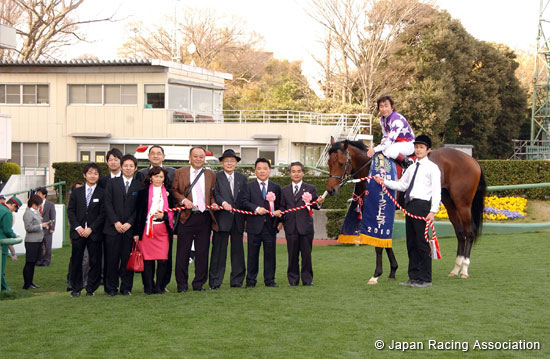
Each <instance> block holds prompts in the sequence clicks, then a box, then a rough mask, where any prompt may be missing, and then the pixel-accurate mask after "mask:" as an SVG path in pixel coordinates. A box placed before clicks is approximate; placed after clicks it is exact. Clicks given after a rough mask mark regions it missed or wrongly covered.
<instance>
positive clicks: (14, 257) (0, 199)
mask: <svg viewBox="0 0 550 359" xmlns="http://www.w3.org/2000/svg"><path fill="white" fill-rule="evenodd" d="M4 203H6V197H4V196H2V195H0V205H1V204H4ZM8 250H9V252H10V257H11V260H12V261H16V260H17V254H16V253H15V247H14V246H13V245H9V246H8Z"/></svg>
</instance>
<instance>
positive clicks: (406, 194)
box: [405, 162, 420, 204]
mask: <svg viewBox="0 0 550 359" xmlns="http://www.w3.org/2000/svg"><path fill="white" fill-rule="evenodd" d="M418 167H420V162H416V168H415V169H414V173H413V178H412V180H411V183H410V184H409V187H408V188H407V190H406V191H405V204H408V203H409V202H410V201H411V191H412V189H413V186H414V180H415V178H416V172H418Z"/></svg>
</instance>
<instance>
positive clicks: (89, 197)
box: [86, 188, 92, 207]
mask: <svg viewBox="0 0 550 359" xmlns="http://www.w3.org/2000/svg"><path fill="white" fill-rule="evenodd" d="M91 199H92V189H91V188H88V193H86V207H88V206H89V205H90V200H91Z"/></svg>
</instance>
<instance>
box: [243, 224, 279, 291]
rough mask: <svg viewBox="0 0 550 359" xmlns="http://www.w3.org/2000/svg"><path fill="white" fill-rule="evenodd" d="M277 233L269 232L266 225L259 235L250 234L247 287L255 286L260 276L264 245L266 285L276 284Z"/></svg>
mask: <svg viewBox="0 0 550 359" xmlns="http://www.w3.org/2000/svg"><path fill="white" fill-rule="evenodd" d="M275 237H276V233H271V232H270V231H268V229H267V227H266V226H265V225H264V226H263V228H262V231H261V232H260V233H259V234H251V233H248V259H247V262H248V264H247V265H248V269H247V273H246V285H250V286H255V285H256V282H257V280H256V277H257V276H258V267H259V261H260V247H261V245H262V243H263V245H264V283H265V285H268V284H271V283H275V265H276V258H275V244H276V238H275Z"/></svg>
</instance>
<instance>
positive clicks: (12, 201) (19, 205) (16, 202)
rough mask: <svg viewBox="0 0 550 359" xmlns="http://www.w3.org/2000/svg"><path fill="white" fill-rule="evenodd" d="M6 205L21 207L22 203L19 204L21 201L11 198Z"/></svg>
mask: <svg viewBox="0 0 550 359" xmlns="http://www.w3.org/2000/svg"><path fill="white" fill-rule="evenodd" d="M8 203H11V204H16V205H17V207H21V206H22V205H23V203H21V200H19V198H17V197H15V196H13V197H12V198H10V199H8Z"/></svg>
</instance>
